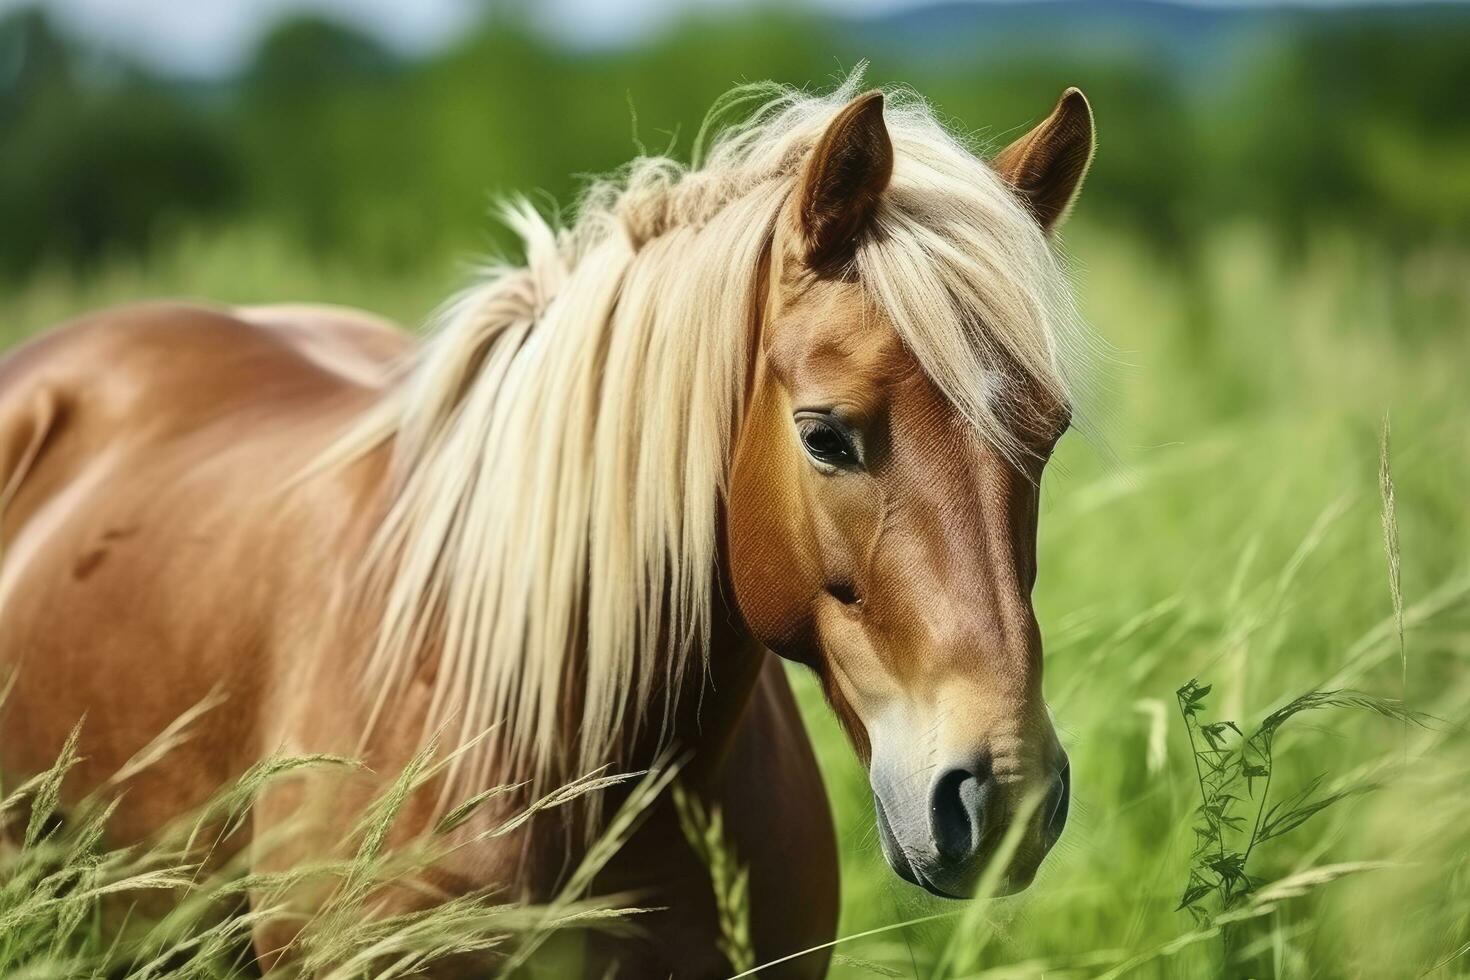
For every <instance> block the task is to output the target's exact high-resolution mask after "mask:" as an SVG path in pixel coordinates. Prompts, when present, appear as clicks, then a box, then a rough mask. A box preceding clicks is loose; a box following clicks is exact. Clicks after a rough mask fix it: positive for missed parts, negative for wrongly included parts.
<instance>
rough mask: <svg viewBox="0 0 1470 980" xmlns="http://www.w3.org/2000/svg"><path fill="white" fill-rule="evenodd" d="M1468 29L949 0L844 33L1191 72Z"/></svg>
mask: <svg viewBox="0 0 1470 980" xmlns="http://www.w3.org/2000/svg"><path fill="white" fill-rule="evenodd" d="M1446 22H1454V24H1455V25H1456V26H1463V25H1466V24H1470V5H1466V4H1460V3H1449V2H1440V3H1434V2H1429V3H1422V2H1421V3H1394V2H1387V3H1368V4H1350V5H1349V4H1342V5H1338V4H1317V3H1312V4H1283V5H1277V4H1238V5H1224V4H1204V3H1178V2H1169V0H975V2H964V0H950V2H943V3H935V4H932V5H928V6H921V7H914V8H910V9H907V10H901V11H895V12H893V13H889V14H881V15H877V16H871V17H862V18H847V19H845V20H843V21H842V24H843V26H842V28H841V29H842V30H843V31H844V32H845V33H846V34H847V37H848V39H849V40H850V41H851V42H852V43H854V44H855V45H858V46H859V47H860V48H861V49H863V50H870V51H875V52H878V51H885V52H889V53H892V54H894V55H900V56H902V57H904V58H905V59H911V58H915V57H921V58H926V59H931V60H937V61H941V62H945V63H951V64H952V63H953V62H957V61H961V62H962V61H964V60H967V59H976V58H985V59H994V58H996V57H997V56H999V57H1002V58H1006V57H1028V58H1029V57H1035V56H1037V55H1038V54H1046V53H1053V54H1058V55H1063V54H1064V55H1067V56H1069V57H1075V56H1077V55H1079V54H1084V55H1086V54H1091V55H1096V56H1100V57H1102V56H1113V57H1117V56H1129V55H1137V56H1140V57H1144V56H1146V57H1148V58H1150V59H1151V60H1154V61H1155V62H1156V63H1157V61H1159V60H1163V61H1164V62H1166V63H1169V64H1172V65H1174V66H1175V67H1177V68H1178V69H1180V70H1181V71H1183V72H1185V73H1187V74H1209V73H1211V72H1212V71H1215V70H1218V69H1221V68H1225V67H1228V66H1230V65H1231V64H1232V63H1233V62H1234V60H1235V58H1236V56H1237V55H1239V54H1240V53H1241V52H1242V51H1245V50H1250V49H1254V48H1256V47H1257V46H1259V45H1262V44H1268V43H1270V41H1271V40H1272V39H1273V37H1276V36H1279V35H1281V34H1283V33H1286V32H1287V31H1288V30H1290V31H1292V32H1297V31H1301V30H1303V29H1305V30H1308V31H1310V30H1339V29H1341V30H1351V29H1372V28H1374V27H1377V26H1394V27H1407V26H1411V25H1423V26H1425V27H1426V28H1431V27H1433V26H1434V25H1436V24H1443V23H1446Z"/></svg>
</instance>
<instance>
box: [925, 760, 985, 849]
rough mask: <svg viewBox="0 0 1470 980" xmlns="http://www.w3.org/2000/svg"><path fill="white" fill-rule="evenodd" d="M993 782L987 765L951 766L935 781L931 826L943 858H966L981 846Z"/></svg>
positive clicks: (930, 805) (931, 797) (931, 804)
mask: <svg viewBox="0 0 1470 980" xmlns="http://www.w3.org/2000/svg"><path fill="white" fill-rule="evenodd" d="M994 786H995V780H994V779H992V778H991V776H990V770H989V767H988V766H976V767H974V768H972V769H967V768H954V769H950V770H948V771H946V772H945V773H943V774H942V775H941V776H940V777H939V779H937V780H936V781H935V783H934V790H933V792H932V794H931V796H930V799H929V829H930V832H931V834H932V835H933V837H934V849H935V851H936V852H938V854H939V857H940V858H941V859H942V860H945V861H963V860H965V859H967V858H969V857H970V856H971V855H973V854H974V853H975V851H976V850H977V849H978V848H979V847H980V840H981V838H982V837H983V836H984V835H985V818H986V812H987V810H988V809H989V804H990V799H991V796H992V794H993V793H994Z"/></svg>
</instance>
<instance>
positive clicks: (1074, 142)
mask: <svg viewBox="0 0 1470 980" xmlns="http://www.w3.org/2000/svg"><path fill="white" fill-rule="evenodd" d="M1095 145H1096V144H1095V141H1094V138H1093V132H1092V107H1091V106H1090V105H1088V104H1087V96H1085V95H1083V94H1082V90H1081V89H1078V88H1069V89H1067V90H1066V91H1065V92H1063V93H1062V97H1061V98H1060V99H1058V100H1057V106H1056V108H1055V109H1053V110H1052V111H1051V115H1049V116H1047V117H1046V118H1045V119H1043V120H1042V121H1041V122H1040V123H1039V124H1038V125H1037V126H1036V128H1035V129H1033V130H1031V132H1029V133H1027V134H1026V135H1025V136H1022V137H1021V138H1020V139H1018V140H1016V141H1015V142H1014V143H1012V144H1011V145H1010V146H1008V147H1006V148H1005V149H1004V150H1001V151H1000V153H998V154H996V157H995V159H994V160H992V161H990V165H991V166H992V167H994V168H995V170H996V172H997V173H999V174H1000V175H1001V176H1002V177H1004V178H1005V179H1006V180H1007V181H1008V182H1009V183H1010V185H1011V186H1012V187H1014V188H1015V189H1016V193H1017V194H1019V195H1021V199H1022V200H1023V201H1025V202H1026V204H1027V206H1028V207H1030V208H1031V213H1032V214H1034V215H1036V220H1037V221H1039V222H1041V227H1042V228H1043V229H1045V230H1047V231H1051V230H1052V229H1053V228H1055V227H1056V226H1057V225H1059V224H1061V223H1062V220H1063V219H1064V218H1066V216H1067V211H1068V210H1070V209H1071V207H1072V202H1073V201H1075V200H1076V199H1077V192H1078V191H1080V190H1081V189H1082V179H1083V178H1084V177H1086V176H1087V168H1088V167H1090V166H1091V165H1092V151H1093V147H1094V146H1095Z"/></svg>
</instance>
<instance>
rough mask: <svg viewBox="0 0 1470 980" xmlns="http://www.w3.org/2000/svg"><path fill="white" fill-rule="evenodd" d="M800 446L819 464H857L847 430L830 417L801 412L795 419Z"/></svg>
mask: <svg viewBox="0 0 1470 980" xmlns="http://www.w3.org/2000/svg"><path fill="white" fill-rule="evenodd" d="M796 426H797V432H798V433H799V434H800V436H801V445H802V448H803V449H805V450H806V453H807V455H808V456H810V457H811V458H812V460H813V461H814V462H815V463H817V464H818V465H819V466H824V467H838V466H841V467H852V466H856V465H858V454H857V449H856V448H855V447H854V446H853V442H852V439H851V437H850V436H849V435H848V434H847V432H846V431H845V430H844V429H843V428H842V427H841V426H839V425H838V423H836V422H835V421H833V420H832V419H830V418H826V417H823V416H821V415H814V414H802V415H799V416H797V419H796Z"/></svg>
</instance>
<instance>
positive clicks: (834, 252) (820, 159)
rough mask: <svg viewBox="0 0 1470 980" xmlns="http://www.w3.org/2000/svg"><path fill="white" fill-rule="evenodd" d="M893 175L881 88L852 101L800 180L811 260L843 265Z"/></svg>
mask: <svg viewBox="0 0 1470 980" xmlns="http://www.w3.org/2000/svg"><path fill="white" fill-rule="evenodd" d="M892 175H893V142H892V141H891V140H890V139H889V138H888V127H887V126H885V125H884V124H883V93H882V92H879V91H872V92H865V93H864V94H862V95H859V96H858V97H857V98H855V99H853V100H852V101H851V102H849V103H848V104H847V105H846V106H845V107H844V108H843V110H842V111H841V112H839V113H838V114H837V118H835V119H833V120H832V122H831V123H830V124H829V125H828V126H827V131H826V132H825V133H823V134H822V138H821V139H820V140H819V141H818V142H817V147H816V149H815V150H814V151H813V152H812V156H811V159H810V160H809V161H808V162H807V165H806V173H805V175H804V176H803V177H802V181H801V230H802V234H803V236H804V238H805V245H806V260H807V264H808V265H810V266H812V267H813V268H823V267H831V266H834V265H840V264H841V263H843V262H845V261H847V260H848V259H850V258H851V257H852V255H853V251H854V249H855V248H856V242H855V239H856V238H857V234H858V232H859V231H861V230H862V227H863V225H865V224H866V223H867V221H868V218H869V217H870V216H871V215H872V213H873V209H874V208H875V207H876V206H877V204H878V197H879V195H881V194H882V193H883V190H884V188H886V187H887V186H888V179H889V177H891V176H892Z"/></svg>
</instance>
